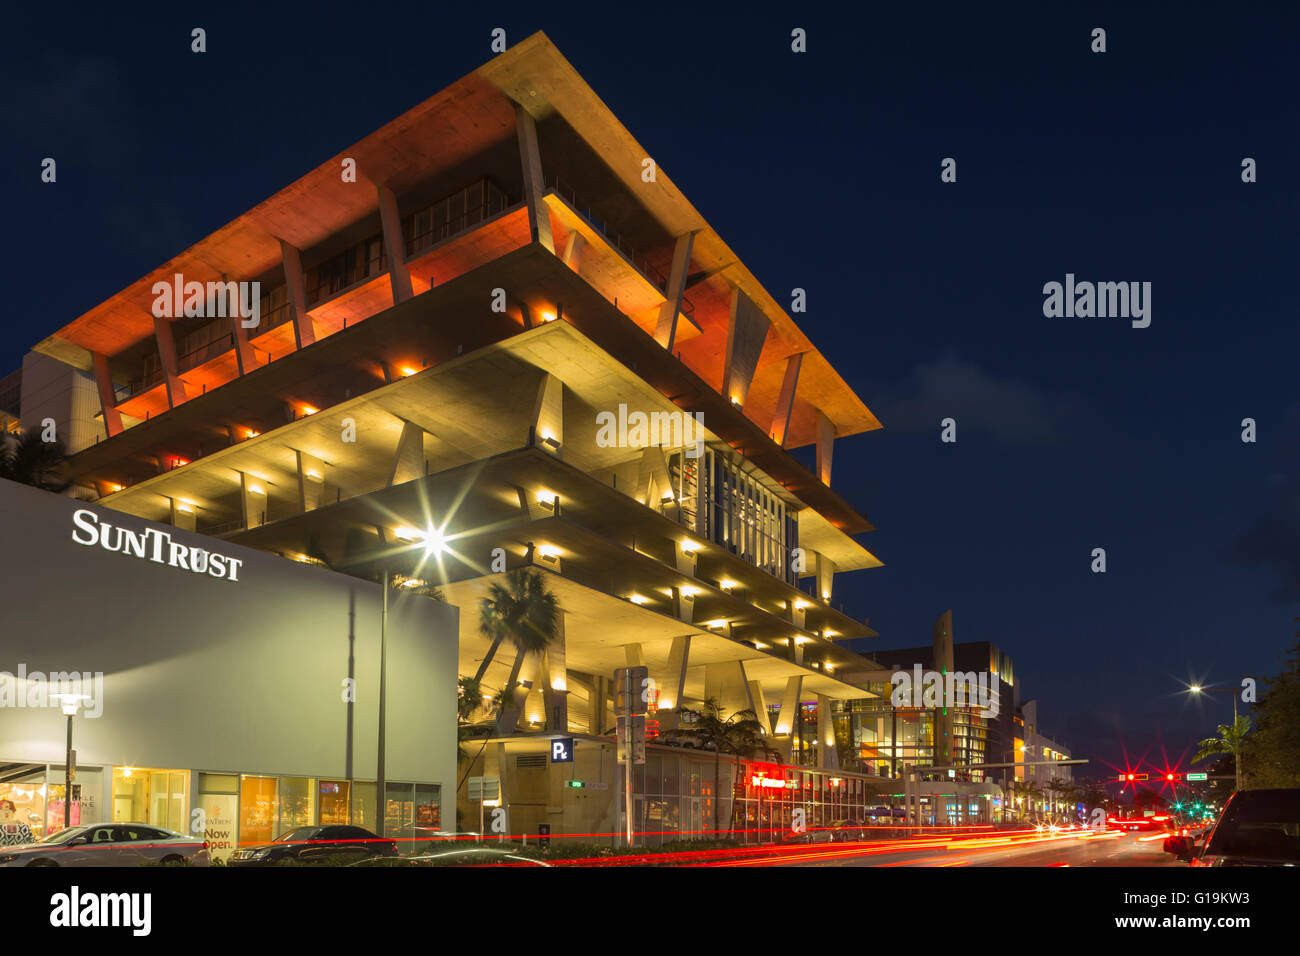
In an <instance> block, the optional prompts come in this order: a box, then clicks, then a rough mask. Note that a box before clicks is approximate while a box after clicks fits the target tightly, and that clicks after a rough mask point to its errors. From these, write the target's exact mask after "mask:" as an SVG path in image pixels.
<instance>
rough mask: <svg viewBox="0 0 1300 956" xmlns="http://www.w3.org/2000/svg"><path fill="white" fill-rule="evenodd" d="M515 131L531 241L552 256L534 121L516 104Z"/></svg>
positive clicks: (539, 152)
mask: <svg viewBox="0 0 1300 956" xmlns="http://www.w3.org/2000/svg"><path fill="white" fill-rule="evenodd" d="M515 132H516V134H517V136H518V139H519V159H520V162H521V163H522V164H523V171H524V203H525V204H526V205H527V206H528V229H529V231H530V232H531V233H532V241H533V242H540V243H541V244H542V245H543V246H545V247H546V250H547V251H548V252H550V253H551V254H552V255H554V254H555V240H554V239H552V238H551V211H550V209H548V208H547V206H546V203H545V201H543V199H542V197H543V196H544V195H546V179H545V178H544V177H543V175H542V153H541V150H540V149H539V148H538V145H537V124H536V123H534V122H533V118H532V116H530V115H529V113H528V111H527V110H525V109H524V108H523V107H522V106H520V105H519V104H518V103H516V104H515Z"/></svg>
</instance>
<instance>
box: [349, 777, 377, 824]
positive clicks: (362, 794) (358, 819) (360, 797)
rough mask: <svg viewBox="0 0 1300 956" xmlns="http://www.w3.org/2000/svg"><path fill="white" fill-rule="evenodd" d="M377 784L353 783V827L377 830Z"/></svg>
mask: <svg viewBox="0 0 1300 956" xmlns="http://www.w3.org/2000/svg"><path fill="white" fill-rule="evenodd" d="M375 820H376V816H375V784H374V783H361V782H358V781H353V783H352V825H353V826H358V827H365V828H366V829H367V830H374V829H375Z"/></svg>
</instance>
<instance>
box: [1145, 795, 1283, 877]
mask: <svg viewBox="0 0 1300 956" xmlns="http://www.w3.org/2000/svg"><path fill="white" fill-rule="evenodd" d="M1164 847H1165V851H1166V852H1168V853H1173V854H1175V855H1176V856H1177V857H1178V859H1180V860H1183V861H1184V862H1186V863H1190V864H1191V865H1192V866H1300V788H1294V787H1293V788H1289V789H1285V790H1239V791H1237V792H1236V793H1234V794H1233V795H1232V797H1231V798H1229V800H1228V804H1227V806H1225V807H1224V808H1223V813H1222V814H1221V815H1220V816H1219V820H1218V822H1217V823H1216V824H1215V825H1214V829H1212V830H1211V831H1210V832H1209V835H1208V836H1207V837H1206V838H1205V841H1204V842H1203V843H1201V844H1200V845H1199V846H1198V845H1197V843H1196V841H1195V840H1193V839H1192V838H1190V837H1186V836H1171V837H1169V838H1168V839H1167V840H1165V844H1164Z"/></svg>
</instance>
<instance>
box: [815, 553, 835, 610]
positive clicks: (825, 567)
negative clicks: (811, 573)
mask: <svg viewBox="0 0 1300 956" xmlns="http://www.w3.org/2000/svg"><path fill="white" fill-rule="evenodd" d="M813 554H814V555H816V562H817V563H816V567H817V594H818V596H819V597H820V598H821V599H822V600H823V601H829V600H830V599H831V584H832V583H833V582H834V580H835V562H834V561H832V560H831V559H830V558H828V557H826V555H824V554H822V553H821V552H820V551H814V552H813Z"/></svg>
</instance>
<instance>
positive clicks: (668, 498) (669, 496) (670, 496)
mask: <svg viewBox="0 0 1300 956" xmlns="http://www.w3.org/2000/svg"><path fill="white" fill-rule="evenodd" d="M674 497H675V496H674V495H673V492H672V489H671V488H670V489H669V490H667V491H665V492H664V493H663V494H662V495H661V496H660V497H659V500H660V501H672V500H673V498H674Z"/></svg>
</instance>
